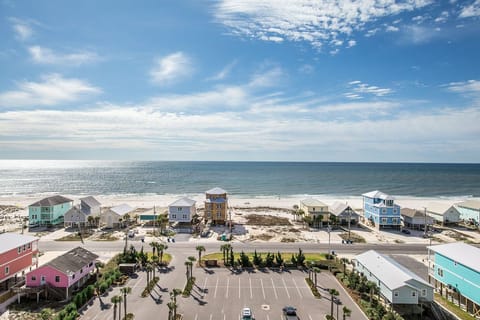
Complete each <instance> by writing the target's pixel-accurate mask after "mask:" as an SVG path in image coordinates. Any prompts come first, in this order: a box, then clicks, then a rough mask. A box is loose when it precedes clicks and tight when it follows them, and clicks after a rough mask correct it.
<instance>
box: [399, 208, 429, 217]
mask: <svg viewBox="0 0 480 320" xmlns="http://www.w3.org/2000/svg"><path fill="white" fill-rule="evenodd" d="M400 214H401V215H402V216H407V217H410V218H415V217H417V218H420V217H425V212H422V211H420V210H417V209H410V208H402V209H400Z"/></svg>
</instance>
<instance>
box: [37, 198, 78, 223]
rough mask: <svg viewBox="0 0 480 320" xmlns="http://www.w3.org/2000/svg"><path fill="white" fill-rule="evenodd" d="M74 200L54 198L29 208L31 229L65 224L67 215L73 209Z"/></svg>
mask: <svg viewBox="0 0 480 320" xmlns="http://www.w3.org/2000/svg"><path fill="white" fill-rule="evenodd" d="M72 205H73V200H71V199H68V198H65V197H63V196H52V197H48V198H45V199H42V200H40V201H37V202H35V203H33V204H31V205H29V206H28V218H29V227H39V226H54V225H59V224H63V218H64V215H65V213H66V212H67V211H68V210H70V209H71V208H72Z"/></svg>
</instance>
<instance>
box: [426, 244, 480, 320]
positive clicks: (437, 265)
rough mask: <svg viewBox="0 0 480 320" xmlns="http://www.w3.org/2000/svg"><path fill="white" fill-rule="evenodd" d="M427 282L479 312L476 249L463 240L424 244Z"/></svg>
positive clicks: (479, 253)
mask: <svg viewBox="0 0 480 320" xmlns="http://www.w3.org/2000/svg"><path fill="white" fill-rule="evenodd" d="M428 257H429V259H428V264H429V268H428V269H429V272H428V273H429V282H430V283H432V282H433V285H434V287H435V289H436V290H437V291H438V292H439V293H440V295H442V296H444V297H446V298H447V299H448V300H456V303H457V304H459V305H460V306H462V307H463V308H464V309H466V310H467V311H468V312H469V313H471V314H473V315H474V316H477V317H478V316H480V249H479V248H477V247H474V246H471V245H468V244H466V243H463V242H455V243H447V244H440V245H435V246H430V247H428Z"/></svg>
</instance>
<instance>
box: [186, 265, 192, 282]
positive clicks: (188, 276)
mask: <svg viewBox="0 0 480 320" xmlns="http://www.w3.org/2000/svg"><path fill="white" fill-rule="evenodd" d="M191 265H192V261H189V260H187V261H185V267H186V268H187V271H186V273H185V274H186V276H187V281H188V280H190V266H191Z"/></svg>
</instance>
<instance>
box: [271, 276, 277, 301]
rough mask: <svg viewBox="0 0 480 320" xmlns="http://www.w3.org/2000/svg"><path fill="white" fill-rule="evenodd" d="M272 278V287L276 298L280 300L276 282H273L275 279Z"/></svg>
mask: <svg viewBox="0 0 480 320" xmlns="http://www.w3.org/2000/svg"><path fill="white" fill-rule="evenodd" d="M270 280H272V288H273V292H274V293H275V299H277V300H278V295H277V289H275V284H274V283H273V279H272V278H270Z"/></svg>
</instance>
